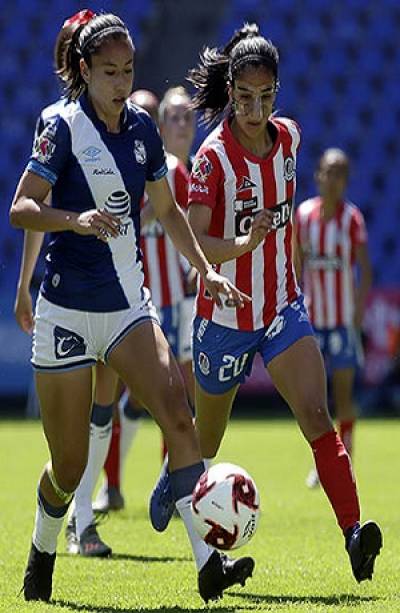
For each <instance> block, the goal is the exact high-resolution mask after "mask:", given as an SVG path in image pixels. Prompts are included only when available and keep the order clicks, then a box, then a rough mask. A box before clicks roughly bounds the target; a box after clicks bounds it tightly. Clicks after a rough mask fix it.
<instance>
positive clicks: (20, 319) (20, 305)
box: [14, 287, 33, 334]
mask: <svg viewBox="0 0 400 613" xmlns="http://www.w3.org/2000/svg"><path fill="white" fill-rule="evenodd" d="M14 315H15V319H16V320H17V324H18V325H19V327H20V328H21V330H23V331H24V332H26V333H27V334H32V330H33V311H32V298H31V294H30V291H29V289H28V288H26V287H19V288H18V289H17V295H16V298H15V304H14Z"/></svg>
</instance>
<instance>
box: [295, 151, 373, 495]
mask: <svg viewBox="0 0 400 613" xmlns="http://www.w3.org/2000/svg"><path fill="white" fill-rule="evenodd" d="M348 178H349V159H348V157H347V155H346V154H345V153H344V151H342V150H341V149H327V150H326V151H325V152H324V153H323V155H322V156H321V158H320V160H319V163H318V167H317V170H316V172H315V180H316V184H317V187H318V191H319V195H318V196H316V197H314V198H310V199H308V200H306V201H305V202H303V203H301V204H300V206H299V207H298V209H297V212H296V238H297V240H296V241H295V244H296V246H297V256H296V260H295V261H296V266H297V274H298V278H299V279H300V278H301V274H303V280H304V294H305V297H306V301H307V306H308V310H309V314H310V320H311V323H312V325H313V328H314V332H315V334H316V336H317V339H318V341H319V344H320V348H321V351H322V354H323V356H324V359H325V364H326V367H327V371H328V373H329V374H330V375H331V383H332V399H333V407H334V411H335V416H336V419H337V422H338V429H339V434H340V437H341V439H342V441H343V444H344V446H345V448H346V450H347V452H348V453H349V455H352V451H353V431H354V423H355V420H356V417H357V414H356V408H355V406H354V403H353V384H354V376H355V372H356V368H357V366H361V363H360V359H362V349H361V343H360V330H361V325H362V321H363V316H364V308H365V302H366V298H367V294H368V291H369V289H370V287H371V282H372V274H371V265H370V260H369V256H368V246H367V232H366V228H365V222H364V218H363V215H362V213H361V211H360V210H359V209H358V208H357V207H356V206H355V205H354V204H352V203H350V202H349V201H348V200H346V199H345V196H344V193H345V190H346V187H347V183H348ZM356 266H357V268H358V275H357V279H356V278H355V275H354V272H355V271H354V269H355V267H356ZM318 484H319V478H318V473H317V471H316V469H315V468H313V469H312V470H311V471H310V473H309V475H308V477H307V485H308V486H309V487H316V486H317V485H318Z"/></svg>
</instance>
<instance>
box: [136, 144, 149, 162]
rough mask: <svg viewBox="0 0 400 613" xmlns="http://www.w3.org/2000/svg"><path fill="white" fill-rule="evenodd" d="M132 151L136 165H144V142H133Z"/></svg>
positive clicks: (145, 154)
mask: <svg viewBox="0 0 400 613" xmlns="http://www.w3.org/2000/svg"><path fill="white" fill-rule="evenodd" d="M133 150H134V153H135V158H136V161H137V163H138V164H145V163H146V160H147V153H146V147H145V146H144V142H143V141H142V140H135V143H134V148H133Z"/></svg>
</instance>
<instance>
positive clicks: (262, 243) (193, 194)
mask: <svg viewBox="0 0 400 613" xmlns="http://www.w3.org/2000/svg"><path fill="white" fill-rule="evenodd" d="M278 60H279V58H278V52H277V50H276V48H275V47H274V45H273V44H272V43H271V41H269V40H266V39H265V38H263V37H261V36H260V34H259V30H258V27H257V26H256V25H255V24H252V25H249V24H246V26H244V27H243V28H242V29H241V30H239V31H237V32H236V33H235V35H234V36H233V38H232V39H231V40H230V41H229V43H228V44H227V45H226V46H225V48H224V49H222V50H219V49H208V48H206V49H205V51H204V52H203V54H202V56H201V62H200V64H199V66H198V67H197V68H196V69H194V70H192V71H191V73H190V76H191V80H192V82H193V84H194V85H195V87H196V88H197V89H198V93H197V94H196V96H195V98H194V107H195V108H197V109H198V110H201V111H203V112H204V113H205V117H206V118H207V119H208V120H209V121H212V120H214V119H217V118H220V117H221V114H222V113H223V112H224V111H225V110H227V113H226V115H227V116H225V119H223V121H222V122H221V123H220V124H219V125H218V126H217V128H216V129H215V130H214V131H213V132H212V133H211V134H210V136H209V137H208V138H207V139H206V140H205V142H204V143H203V145H202V146H201V148H200V150H199V152H198V153H197V155H196V159H195V162H194V164H193V168H192V173H191V178H190V187H189V221H190V224H191V226H192V228H193V231H194V233H195V235H196V236H197V238H198V240H199V242H200V244H201V245H202V247H203V249H204V251H205V253H206V254H207V256H208V257H209V259H210V261H211V262H212V263H213V264H214V265H215V266H216V269H217V270H219V271H221V272H223V273H224V274H226V275H227V276H228V277H229V278H230V279H235V281H236V283H237V284H238V285H239V287H240V288H241V289H242V291H244V292H246V293H248V294H249V295H251V296H252V302H251V303H249V304H246V305H245V307H244V308H243V309H236V308H235V307H234V306H233V305H232V308H229V306H228V308H226V309H225V310H224V311H223V312H219V311H217V310H216V309H215V307H214V305H213V303H212V301H211V300H210V298H209V296H208V292H207V291H206V290H205V288H204V287H203V286H202V284H200V287H199V291H198V296H197V316H196V318H195V320H194V329H193V361H194V366H195V377H196V428H197V430H198V433H199V438H200V446H201V450H202V453H203V457H204V458H213V457H215V455H216V453H217V452H218V449H219V447H220V444H221V441H222V438H223V435H224V433H225V429H226V426H227V423H228V420H229V416H230V412H231V407H232V403H233V400H234V398H235V396H236V393H237V390H238V387H239V385H240V383H242V382H243V381H244V380H245V377H246V375H248V374H249V373H250V370H251V365H252V362H253V359H254V356H255V354H256V352H259V353H261V355H262V357H263V360H264V364H265V367H266V368H267V369H268V372H269V374H270V375H271V378H272V380H273V382H274V384H275V386H276V388H277V390H278V391H279V392H280V394H281V395H282V396H283V398H284V399H285V400H286V402H287V403H288V405H289V406H290V408H291V409H292V411H293V414H294V415H295V417H296V419H297V421H298V423H299V426H300V429H301V431H302V432H303V434H304V436H305V438H306V440H307V441H308V443H309V445H310V447H311V449H312V452H313V455H314V460H315V463H316V466H317V468H318V473H319V476H320V480H321V485H322V487H323V488H324V490H325V492H326V494H327V497H328V499H329V501H330V503H331V505H332V507H333V510H334V512H335V515H336V518H337V522H338V524H339V526H340V528H341V530H342V532H343V535H344V537H345V547H346V550H347V552H348V554H349V557H350V563H351V567H352V571H353V574H354V576H355V578H356V580H357V581H363V580H365V579H370V578H371V577H372V574H373V567H374V561H375V558H376V556H377V555H378V553H379V551H380V548H381V546H382V535H381V531H380V528H379V526H378V525H377V524H376V523H374V522H367V523H365V524H363V525H362V526H361V525H360V507H359V501H358V495H357V489H356V484H355V481H354V476H353V473H352V469H351V461H350V458H349V456H348V454H347V452H346V450H345V448H344V446H343V443H342V441H341V440H340V438H339V436H338V435H337V434H336V432H335V430H334V428H333V425H332V422H331V419H330V416H329V413H328V407H327V397H326V376H325V370H324V364H323V361H322V356H321V353H320V351H319V348H318V345H317V343H316V340H315V338H314V336H313V331H312V327H311V324H310V322H309V319H308V315H307V312H306V309H305V307H304V304H303V296H302V294H301V292H300V290H299V287H298V285H297V282H296V276H295V272H294V267H293V258H292V213H293V211H292V208H293V202H294V194H295V182H296V156H297V149H298V146H299V142H300V132H299V129H298V126H297V124H296V123H295V122H294V121H293V120H291V119H287V118H284V117H277V116H276V115H275V114H273V108H274V103H275V98H276V93H277V91H278V87H279V80H278ZM228 304H229V303H228ZM304 364H306V365H307V368H304V367H303V365H304ZM166 482H168V472H167V471H165V472H163V473H162V474H161V475H160V479H159V482H158V484H157V486H156V488H155V489H154V490H153V495H152V498H151V504H150V517H151V520H152V523H153V526H154V527H155V528H156V529H157V530H159V531H162V530H165V528H166V527H167V525H168V515H166V514H165V513H164V509H165V508H166V507H167V505H166V504H165V499H163V497H162V494H163V492H165V489H166V488H165V483H166ZM157 502H159V504H157ZM169 516H170V515H169ZM218 564H219V562H218V560H217V561H216V565H217V567H218Z"/></svg>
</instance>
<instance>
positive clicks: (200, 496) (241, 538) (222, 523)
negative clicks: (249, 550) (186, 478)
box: [191, 463, 260, 550]
mask: <svg viewBox="0 0 400 613" xmlns="http://www.w3.org/2000/svg"><path fill="white" fill-rule="evenodd" d="M191 510H192V517H193V524H194V527H195V528H196V530H197V532H198V533H199V535H200V536H201V538H202V539H203V540H204V541H205V542H206V543H208V544H209V545H212V547H216V549H222V550H229V549H237V548H238V547H242V545H245V544H246V543H248V542H249V540H250V539H251V538H252V536H253V535H254V533H255V531H256V530H257V525H258V520H259V517H260V496H259V494H258V491H257V487H256V485H255V483H254V481H253V479H252V478H251V477H250V475H249V474H248V473H247V472H246V471H245V470H244V469H243V468H241V467H240V466H236V465H235V464H228V463H223V464H215V465H214V466H211V468H210V469H209V470H206V471H205V472H204V473H203V474H202V475H201V477H200V479H199V480H198V482H197V484H196V486H195V488H194V491H193V495H192V504H191Z"/></svg>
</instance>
